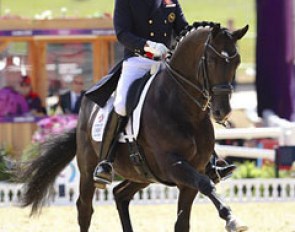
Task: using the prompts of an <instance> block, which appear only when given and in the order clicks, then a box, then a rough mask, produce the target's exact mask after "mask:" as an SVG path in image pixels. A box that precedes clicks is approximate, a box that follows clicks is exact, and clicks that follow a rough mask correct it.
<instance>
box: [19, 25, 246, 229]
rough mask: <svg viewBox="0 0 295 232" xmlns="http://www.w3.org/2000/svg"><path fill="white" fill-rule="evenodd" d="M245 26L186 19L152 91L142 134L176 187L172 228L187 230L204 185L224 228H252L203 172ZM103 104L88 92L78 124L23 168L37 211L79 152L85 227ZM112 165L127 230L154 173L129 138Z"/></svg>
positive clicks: (151, 156)
mask: <svg viewBox="0 0 295 232" xmlns="http://www.w3.org/2000/svg"><path fill="white" fill-rule="evenodd" d="M247 30H248V25H246V26H245V27H243V28H241V29H238V30H235V31H233V32H230V31H229V30H227V29H226V28H224V27H221V26H220V24H218V23H207V24H205V25H204V24H198V23H194V24H193V25H191V26H188V27H187V29H186V30H184V31H183V32H182V33H181V35H180V36H179V37H178V39H177V40H176V41H177V42H176V44H175V46H174V48H173V49H172V51H171V54H170V56H169V57H168V58H167V59H166V61H163V63H162V66H163V67H162V69H161V71H160V72H159V73H158V74H157V76H156V77H155V78H154V80H153V82H152V83H151V85H150V89H149V90H148V92H147V95H146V99H145V102H144V105H143V109H142V116H141V125H140V131H139V135H138V138H137V142H138V144H139V145H140V147H141V148H142V150H143V151H144V155H145V160H146V163H147V165H148V167H149V169H150V171H151V173H152V174H153V175H154V176H155V177H156V182H159V183H162V184H166V185H172V186H176V187H177V188H178V190H179V196H178V207H177V215H178V217H177V220H176V222H175V225H174V231H175V232H188V231H189V230H190V213H191V208H192V204H193V201H194V199H195V197H196V195H197V194H198V193H199V192H201V193H202V194H204V195H205V196H207V197H208V198H209V199H210V200H211V201H212V203H213V204H214V206H215V207H216V209H217V211H218V213H219V216H220V217H221V218H222V219H223V220H225V228H226V230H227V231H230V232H241V231H246V230H247V229H248V228H247V226H245V225H244V224H242V223H241V222H240V221H239V220H238V219H237V218H236V217H235V216H234V215H233V213H232V211H231V209H230V207H229V206H227V205H226V204H225V203H224V202H223V200H222V199H221V198H220V197H219V196H218V195H217V194H216V190H215V185H214V183H213V182H212V181H211V180H210V179H209V177H208V176H206V175H205V167H206V165H207V164H208V162H209V160H210V156H211V154H212V153H213V151H214V144H215V137H214V127H213V122H212V119H214V120H215V121H216V122H218V123H224V122H225V121H226V120H227V119H228V117H229V115H230V112H231V106H230V97H231V93H232V91H233V87H232V85H231V83H232V82H233V80H234V78H235V72H236V69H237V67H238V65H239V63H240V59H241V58H240V54H239V53H238V51H237V48H236V42H237V41H238V40H240V39H241V38H242V37H243V36H244V35H245V34H246V32H247ZM99 110H100V108H99V107H97V106H95V103H93V102H92V101H90V100H89V99H88V98H87V97H84V98H83V100H82V104H81V109H80V113H79V119H78V123H77V127H76V128H75V129H72V130H71V131H68V132H65V133H63V134H61V135H58V136H57V137H54V138H52V139H51V140H49V141H48V142H47V143H46V144H44V145H43V146H42V152H41V155H40V156H38V157H37V158H36V159H34V160H32V161H31V162H29V163H28V165H27V168H24V170H23V171H22V173H21V177H22V180H23V181H24V184H25V191H24V195H23V206H24V207H26V206H31V213H32V214H34V213H37V212H39V210H40V209H41V208H42V206H43V204H44V202H45V201H46V198H47V197H48V193H49V190H50V187H51V186H52V184H53V183H54V180H55V178H56V177H57V175H58V174H59V173H60V172H61V171H62V170H63V169H64V168H65V167H66V165H67V164H69V162H70V161H71V160H72V159H73V158H74V157H75V156H76V158H77V163H78V167H79V171H80V192H79V197H78V199H77V202H76V206H77V211H78V223H79V226H80V232H88V230H89V227H90V224H91V218H92V214H93V206H92V199H93V195H94V191H95V187H94V183H93V179H92V174H93V171H94V168H95V166H96V164H97V163H98V162H99V161H100V155H99V151H100V143H99V142H95V141H94V140H93V139H92V137H91V128H92V124H93V121H94V119H95V116H96V115H97V114H98V112H99ZM113 165H114V170H115V172H116V173H117V174H118V175H119V176H121V177H122V178H123V180H122V181H121V182H120V183H119V184H118V185H117V186H115V187H114V189H113V195H114V200H115V203H116V206H117V210H118V214H119V217H120V221H121V225H122V228H123V231H124V232H132V231H133V228H132V224H131V220H130V214H129V204H130V202H131V200H132V198H133V196H134V195H135V194H136V193H137V192H139V191H140V190H142V189H143V188H146V187H147V186H148V185H150V184H151V183H153V182H155V180H151V179H150V178H146V177H145V176H143V175H139V174H138V172H137V171H136V168H135V167H134V165H133V163H132V162H131V160H130V157H129V151H128V145H126V144H125V143H120V144H118V146H117V149H116V159H115V161H114V164H113Z"/></svg>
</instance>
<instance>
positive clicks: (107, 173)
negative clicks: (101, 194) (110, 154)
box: [93, 160, 113, 189]
mask: <svg viewBox="0 0 295 232" xmlns="http://www.w3.org/2000/svg"><path fill="white" fill-rule="evenodd" d="M93 180H94V185H95V186H96V187H97V188H103V189H104V188H106V185H107V184H111V183H112V181H113V165H112V163H111V162H109V161H106V160H104V161H102V162H100V163H99V164H98V165H97V166H96V168H95V170H94V172H93Z"/></svg>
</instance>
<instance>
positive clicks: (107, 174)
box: [93, 57, 156, 188]
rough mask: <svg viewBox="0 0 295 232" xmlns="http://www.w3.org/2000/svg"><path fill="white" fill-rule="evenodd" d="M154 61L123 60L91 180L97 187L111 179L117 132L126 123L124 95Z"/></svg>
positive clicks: (143, 59)
mask: <svg viewBox="0 0 295 232" xmlns="http://www.w3.org/2000/svg"><path fill="white" fill-rule="evenodd" d="M154 63H156V62H155V61H152V60H148V59H146V58H141V57H132V58H129V59H128V60H126V61H124V62H123V66H122V73H121V76H120V79H119V82H118V86H117V89H116V96H115V101H114V110H113V112H112V113H111V114H110V116H109V119H108V122H107V125H106V128H105V130H104V133H103V139H102V143H101V151H100V152H101V153H100V154H101V157H102V158H103V159H105V160H103V161H101V162H100V163H99V164H98V165H97V167H96V168H95V171H94V173H93V180H94V181H95V184H96V186H97V187H99V188H104V187H105V184H109V183H111V182H112V179H113V167H112V163H113V161H114V159H115V154H116V152H115V148H116V145H117V143H118V137H119V134H120V133H121V132H122V131H123V129H124V128H125V126H126V124H127V117H126V115H127V113H126V96H127V92H128V89H129V86H130V85H131V84H132V83H133V82H134V81H135V80H136V79H138V78H141V77H142V76H144V74H145V73H146V72H148V71H149V70H150V68H151V66H152V65H153V64H154Z"/></svg>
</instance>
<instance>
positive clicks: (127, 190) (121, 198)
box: [113, 180, 149, 232]
mask: <svg viewBox="0 0 295 232" xmlns="http://www.w3.org/2000/svg"><path fill="white" fill-rule="evenodd" d="M148 185H149V184H144V183H135V182H130V181H127V180H126V181H123V182H121V183H120V184H119V185H117V186H116V187H115V188H114V189H113V194H114V197H115V201H116V205H117V210H118V213H119V216H120V220H121V224H122V227H123V231H124V232H132V231H133V229H132V225H131V221H130V214H129V203H130V201H131V199H132V198H133V196H134V195H135V193H137V192H138V191H139V190H141V189H143V188H145V187H147V186H148Z"/></svg>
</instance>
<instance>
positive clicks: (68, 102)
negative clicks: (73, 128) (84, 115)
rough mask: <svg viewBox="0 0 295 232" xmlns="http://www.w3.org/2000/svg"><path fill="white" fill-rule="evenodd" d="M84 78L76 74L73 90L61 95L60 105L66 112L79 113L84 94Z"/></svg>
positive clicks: (72, 84) (72, 85)
mask: <svg viewBox="0 0 295 232" xmlns="http://www.w3.org/2000/svg"><path fill="white" fill-rule="evenodd" d="M84 93H85V91H84V79H83V77H82V76H75V77H74V79H73V81H72V83H71V90H70V91H68V92H66V93H64V94H62V95H60V97H59V106H60V107H61V109H62V111H63V113H64V114H78V113H79V110H80V106H81V100H82V96H83V95H84Z"/></svg>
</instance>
